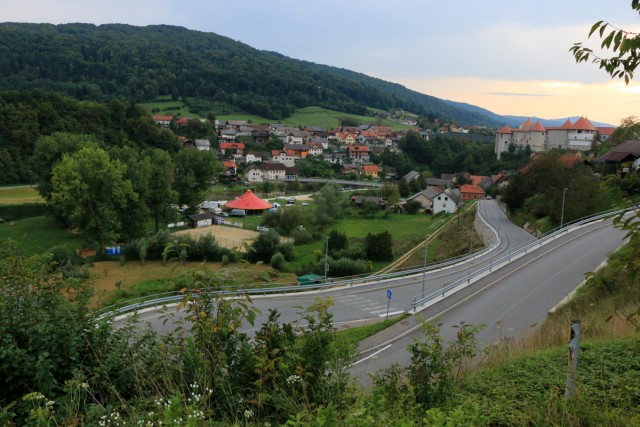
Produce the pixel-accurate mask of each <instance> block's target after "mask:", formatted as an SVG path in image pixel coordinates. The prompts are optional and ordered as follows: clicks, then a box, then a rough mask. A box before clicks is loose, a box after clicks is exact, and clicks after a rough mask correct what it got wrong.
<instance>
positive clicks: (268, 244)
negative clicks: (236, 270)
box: [248, 230, 280, 262]
mask: <svg viewBox="0 0 640 427" xmlns="http://www.w3.org/2000/svg"><path fill="white" fill-rule="evenodd" d="M279 248H280V236H279V235H278V233H277V232H276V231H274V230H269V231H265V232H263V233H260V235H259V236H258V238H257V239H256V240H255V241H254V242H253V243H252V244H251V250H250V251H249V253H248V257H249V260H250V261H251V262H257V261H262V262H270V261H271V257H272V256H273V255H274V254H275V253H276V252H278V249H279Z"/></svg>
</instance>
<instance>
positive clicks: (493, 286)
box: [352, 220, 626, 384]
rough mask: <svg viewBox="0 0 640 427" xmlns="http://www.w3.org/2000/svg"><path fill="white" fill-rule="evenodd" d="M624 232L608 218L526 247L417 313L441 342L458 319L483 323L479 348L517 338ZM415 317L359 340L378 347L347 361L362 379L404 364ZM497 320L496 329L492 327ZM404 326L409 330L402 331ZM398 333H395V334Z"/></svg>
mask: <svg viewBox="0 0 640 427" xmlns="http://www.w3.org/2000/svg"><path fill="white" fill-rule="evenodd" d="M625 234H626V232H625V231H623V230H619V229H615V228H614V227H613V225H612V223H611V221H610V220H607V221H603V222H598V223H596V224H592V225H589V226H587V227H584V228H582V229H580V230H577V231H574V232H572V233H568V234H565V235H564V236H563V237H561V238H558V239H557V240H555V241H553V242H551V243H549V244H547V245H544V246H542V247H541V248H539V249H537V250H535V251H532V252H530V253H529V254H528V255H525V256H524V257H522V258H520V259H518V260H516V261H514V262H512V263H511V264H509V265H507V266H506V267H504V268H502V269H500V270H498V271H496V272H494V273H492V274H490V275H488V276H486V277H484V278H483V279H481V280H479V281H478V282H475V283H473V284H472V285H471V286H469V287H467V288H465V289H464V290H462V291H460V292H458V293H456V294H454V295H453V296H451V297H449V298H447V299H446V300H444V301H442V302H440V303H438V304H436V305H434V306H432V307H429V308H428V309H426V310H424V311H423V312H422V313H420V315H421V317H422V318H424V319H430V320H435V321H437V322H438V323H441V324H442V326H441V328H442V330H441V335H442V336H443V338H444V339H445V341H452V340H454V339H455V338H456V331H457V329H456V328H454V326H456V325H459V324H460V322H465V323H467V324H484V325H485V329H483V330H482V331H481V332H480V333H479V334H478V335H477V339H478V341H479V344H480V346H481V347H484V346H487V345H491V344H493V343H496V342H498V341H499V340H500V339H501V337H519V336H523V335H524V334H526V333H527V331H529V330H531V329H532V328H533V327H535V326H536V325H538V324H539V323H540V322H542V321H544V319H545V317H546V316H547V314H548V312H549V311H550V310H551V309H552V308H553V307H555V306H556V305H557V304H558V303H559V302H560V301H562V300H563V299H564V298H565V297H566V296H567V295H568V294H570V293H571V292H572V291H573V290H574V289H575V288H576V287H577V286H578V285H579V284H580V283H581V282H582V281H583V280H584V278H585V274H586V273H587V272H589V271H594V270H595V269H596V268H597V267H598V266H599V265H600V264H601V263H603V262H604V261H606V259H607V258H608V256H609V255H610V254H611V253H612V252H613V251H615V250H616V249H617V248H618V247H619V246H620V245H621V244H622V242H623V240H624V237H625ZM417 317H418V316H413V317H412V318H409V319H407V320H405V321H404V322H406V323H405V325H404V328H402V329H401V328H400V327H398V328H397V330H396V331H393V330H388V331H385V332H384V334H386V336H384V334H381V335H379V336H377V337H375V338H372V339H370V340H367V341H369V342H364V343H362V347H361V348H363V347H368V348H371V347H373V346H376V345H377V346H378V347H379V348H380V350H378V352H373V353H371V354H368V355H367V354H365V355H363V357H361V358H360V360H359V361H357V362H356V363H355V364H354V366H352V373H353V374H354V375H355V376H356V377H358V378H359V379H360V382H361V383H363V384H366V383H367V378H368V375H369V374H371V373H373V372H376V371H378V370H380V369H382V368H385V367H388V366H390V365H391V363H399V364H400V365H405V364H408V363H409V361H410V355H409V352H408V351H407V347H408V345H409V344H410V343H411V341H412V340H413V339H414V338H419V337H420V336H421V333H420V330H419V327H417V326H414V325H417V324H418V322H419V319H417ZM499 321H500V322H501V324H502V325H501V328H498V327H497V324H498V322H499ZM407 330H408V331H410V333H407ZM400 334H403V335H402V336H400V337H399V338H398V335H400Z"/></svg>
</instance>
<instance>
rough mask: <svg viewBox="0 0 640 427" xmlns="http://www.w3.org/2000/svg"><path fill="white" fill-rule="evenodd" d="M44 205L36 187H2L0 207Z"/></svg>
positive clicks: (0, 189) (0, 188) (0, 190)
mask: <svg viewBox="0 0 640 427" xmlns="http://www.w3.org/2000/svg"><path fill="white" fill-rule="evenodd" d="M24 203H44V200H43V199H42V197H40V194H39V193H38V190H36V189H35V187H0V205H20V204H24Z"/></svg>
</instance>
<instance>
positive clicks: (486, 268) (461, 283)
mask: <svg viewBox="0 0 640 427" xmlns="http://www.w3.org/2000/svg"><path fill="white" fill-rule="evenodd" d="M635 209H637V207H635V206H634V207H627V208H624V209H612V210H609V211H605V212H600V213H597V214H594V215H590V216H587V217H584V218H581V219H578V220H575V221H572V222H569V223H567V224H565V225H564V226H563V227H562V228H560V227H558V228H556V229H554V230H551V231H550V232H548V233H546V234H545V235H543V236H542V237H540V238H539V239H537V240H535V241H533V242H531V243H527V244H525V245H523V246H522V247H520V248H516V249H514V250H512V251H510V252H509V253H508V254H507V255H505V256H504V257H502V258H498V259H497V260H493V259H492V260H489V263H488V265H483V266H479V267H478V268H476V270H475V271H471V270H470V271H469V274H468V275H467V276H465V277H463V278H461V279H459V280H457V281H455V282H453V283H451V284H450V285H447V286H445V287H443V288H442V289H439V290H438V291H436V292H432V293H430V294H428V295H417V296H414V297H413V298H412V299H411V308H412V309H413V310H416V309H417V308H418V307H420V308H421V309H424V308H426V307H428V306H429V305H431V304H432V303H435V302H437V301H440V300H441V299H443V298H446V297H447V296H450V295H451V294H453V293H455V292H457V291H459V290H460V289H462V288H464V287H465V286H467V285H469V284H471V283H472V281H475V280H479V279H481V278H483V277H484V276H487V275H488V274H489V273H491V272H492V271H494V270H496V269H499V268H502V267H504V266H505V265H506V264H508V263H510V262H511V261H514V260H516V259H518V258H520V257H522V256H524V255H526V254H527V253H528V252H531V250H532V249H537V248H539V247H541V246H543V245H545V244H546V243H549V242H551V241H552V240H555V239H556V238H558V237H560V235H561V234H563V233H568V232H569V231H570V229H574V230H575V229H578V228H580V227H584V226H585V225H587V224H590V223H593V222H596V221H600V220H602V219H605V218H611V217H614V216H617V215H622V214H624V213H625V212H629V211H631V210H635ZM491 228H493V227H491ZM494 232H495V230H494Z"/></svg>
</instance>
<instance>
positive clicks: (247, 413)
mask: <svg viewBox="0 0 640 427" xmlns="http://www.w3.org/2000/svg"><path fill="white" fill-rule="evenodd" d="M244 417H245V418H246V419H250V418H253V411H252V410H251V409H246V410H245V411H244Z"/></svg>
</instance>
